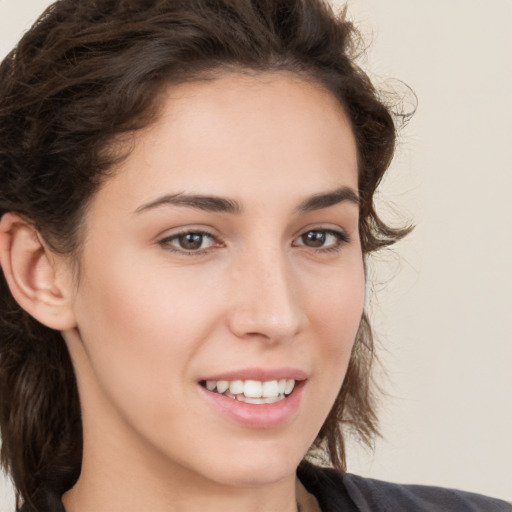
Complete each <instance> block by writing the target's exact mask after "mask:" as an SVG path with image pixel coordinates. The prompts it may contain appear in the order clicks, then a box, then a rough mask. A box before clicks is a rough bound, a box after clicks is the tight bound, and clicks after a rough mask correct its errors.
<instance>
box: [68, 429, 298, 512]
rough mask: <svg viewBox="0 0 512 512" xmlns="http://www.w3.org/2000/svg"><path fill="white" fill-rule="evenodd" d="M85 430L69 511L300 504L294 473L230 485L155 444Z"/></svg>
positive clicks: (163, 511) (290, 508)
mask: <svg viewBox="0 0 512 512" xmlns="http://www.w3.org/2000/svg"><path fill="white" fill-rule="evenodd" d="M89 432H90V431H89ZM84 434H85V435H84V458H83V462H82V471H81V474H80V477H79V479H78V481H77V483H76V485H75V486H74V487H73V488H72V489H71V490H70V491H68V492H67V493H66V494H65V495H64V496H63V504H64V507H65V509H66V512H89V511H97V510H108V511H109V512H140V511H141V510H151V511H152V512H199V511H201V512H204V511H205V510H207V511H208V512H216V511H219V512H220V511H222V512H239V511H240V510H243V511H247V512H269V511H272V512H274V511H279V512H297V510H298V506H297V501H298V499H297V489H296V477H295V474H294V473H292V474H290V475H288V476H286V477H285V478H283V479H281V480H280V481H278V482H272V483H264V484H261V483H258V482H254V483H249V484H247V483H242V484H241V485H226V484H225V483H219V482H215V481H212V480H211V479H206V478H204V477H202V476H201V475H198V474H196V473H195V472H192V471H190V470H189V469H188V468H186V467H184V466H183V465H177V464H173V463H170V462H169V461H168V460H163V459H162V457H160V456H159V455H158V454H156V453H152V452H151V447H144V449H138V448H137V447H136V446H135V445H133V444H132V445H131V446H130V444H129V442H128V441H127V440H126V439H122V438H116V439H115V440H112V442H111V443H110V445H109V444H106V443H101V445H100V443H98V442H95V443H91V442H89V441H88V437H87V429H84ZM94 437H96V436H94ZM96 440H98V438H96ZM301 512H306V511H305V509H304V508H303V510H302V511H301Z"/></svg>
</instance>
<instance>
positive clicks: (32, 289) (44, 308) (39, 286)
mask: <svg viewBox="0 0 512 512" xmlns="http://www.w3.org/2000/svg"><path fill="white" fill-rule="evenodd" d="M0 265H1V267H2V270H3V273H4V276H5V279H6V281H7V284H8V285H9V288H10V290H11V293H12V295H13V297H14V298H15V300H16V301H17V302H18V304H19V305H20V306H21V307H22V308H23V309H24V310H25V311H26V312H27V313H29V314H30V315H31V316H33V317H34V318H35V319H36V320H38V321H39V322H40V323H42V324H43V325H46V326H47V327H50V328H51V329H55V330H59V331H63V330H67V329H72V328H73V327H75V326H76V322H75V318H74V314H73V312H72V308H71V298H72V291H73V286H72V284H73V281H72V273H71V265H70V262H69V261H68V258H64V257H62V256H59V255H56V254H55V253H53V252H52V251H51V250H50V249H49V248H48V247H47V246H46V244H45V243H44V241H43V239H42V237H41V235H40V234H39V233H38V231H37V230H36V229H35V228H34V226H32V224H30V222H28V221H27V220H26V219H24V218H23V217H22V216H20V215H18V214H16V213H12V212H11V213H6V214H4V216H3V217H2V219H1V221H0Z"/></svg>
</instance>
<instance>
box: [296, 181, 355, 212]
mask: <svg viewBox="0 0 512 512" xmlns="http://www.w3.org/2000/svg"><path fill="white" fill-rule="evenodd" d="M344 201H349V202H351V203H354V204H356V205H359V196H358V195H357V193H356V192H355V190H354V189H352V188H350V187H341V188H338V189H337V190H334V191H332V192H326V193H323V194H315V195H314V196H311V197H309V198H308V199H306V200H305V201H303V202H302V203H301V204H300V205H299V207H298V211H300V212H302V213H306V212H312V211H315V210H322V209H323V208H329V206H334V205H336V204H338V203H342V202H344Z"/></svg>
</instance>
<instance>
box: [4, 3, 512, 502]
mask: <svg viewBox="0 0 512 512" xmlns="http://www.w3.org/2000/svg"><path fill="white" fill-rule="evenodd" d="M50 3H51V2H49V1H47V0H25V1H23V2H20V1H19V0H0V55H2V56H3V55H4V54H5V53H7V51H8V50H9V49H10V48H11V47H12V46H13V45H14V44H15V42H16V41H17V39H19V37H20V35H21V34H22V32H23V31H24V30H26V29H27V28H28V27H29V26H30V24H31V22H32V21H33V20H34V19H35V18H36V16H37V14H39V12H41V11H42V9H43V8H44V7H45V6H47V5H49V4H50ZM337 4H338V5H340V4H341V2H337ZM349 12H350V13H351V17H352V18H354V20H355V21H356V23H357V25H358V26H359V27H360V28H361V30H362V32H363V34H365V35H366V36H367V40H372V41H373V42H372V44H371V48H370V52H369V56H368V60H367V62H366V64H365V65H366V66H367V67H368V68H369V69H371V70H372V73H373V74H372V76H373V77H374V78H375V79H376V81H377V83H382V84H383V85H384V86H385V87H386V88H388V89H389V88H395V89H398V90H400V87H401V86H400V83H399V82H398V81H397V80H393V78H394V79H399V80H402V81H404V82H405V83H407V84H408V85H409V86H410V87H411V88H412V89H413V90H414V91H415V93H416V94H417V96H418V99H419V104H418V110H417V112H416V114H415V116H414V117H413V119H412V121H411V122H410V124H409V125H408V127H407V128H406V129H404V130H403V131H402V133H401V145H400V147H399V150H398V153H397V157H396V160H395V163H394V165H393V167H392V169H391V171H390V173H389V176H388V177H387V179H386V180H385V183H384V184H383V187H382V193H381V194H380V195H379V201H380V203H381V204H382V206H383V208H384V211H385V212H387V213H386V215H385V217H386V218H389V219H392V220H394V221H396V222H399V221H400V220H405V221H413V222H414V223H415V224H416V229H415V231H414V232H413V234H412V235H410V237H409V238H408V240H406V241H404V242H402V243H401V244H400V245H399V246H397V248H396V249H395V250H394V251H393V252H387V253H386V254H384V255H382V256H380V257H379V258H377V259H376V261H375V263H373V264H372V266H371V274H370V275H371V276H372V277H373V278H374V279H375V282H376V285H375V288H376V289H377V292H378V293H377V294H376V296H375V297H373V299H372V300H371V316H372V318H373V320H374V324H375V327H376V331H377V337H378V343H379V354H380V358H381V360H382V363H383V367H384V368H385V370H386V375H384V372H383V371H379V381H380V382H381V383H382V384H383V386H384V388H385V390H386V391H387V396H386V397H384V398H383V399H382V401H381V417H382V433H383V439H380V440H378V442H377V445H376V450H375V452H374V454H373V455H372V454H370V453H368V452H367V451H365V450H363V449H361V448H360V447H359V446H358V445H357V444H356V443H355V442H353V443H352V446H351V447H350V450H349V452H348V460H349V470H350V471H352V472H355V473H359V474H363V475H367V476H372V477H374V478H380V479H386V480H394V481H399V482H415V483H426V484H435V485H441V486H447V487H458V488H462V489H467V490H472V491H475V492H480V493H484V494H489V495H494V496H498V497H502V498H506V499H509V500H511V499H512V483H511V482H512V478H511V477H512V474H511V470H510V462H511V460H512V442H511V439H510V438H511V434H510V433H511V432H512V377H511V370H510V368H511V361H512V315H511V313H510V311H509V310H510V309H512V271H511V268H510V266H511V263H512V234H511V233H512V214H511V211H510V209H511V208H510V203H511V201H510V195H511V191H512V141H511V138H512V95H511V92H510V91H512V59H511V53H512V1H511V0H493V1H492V2H487V1H484V0H429V1H428V2H426V1H412V0H350V2H349ZM391 204H394V205H395V207H394V208H393V207H391V206H390V205H391ZM393 212H395V213H393ZM396 212H398V213H396ZM392 276H395V277H392ZM9 494H10V490H9V489H8V487H2V485H0V503H1V505H0V512H8V511H11V510H12V505H11V506H9V503H10V502H11V501H10V499H9V498H8V496H9Z"/></svg>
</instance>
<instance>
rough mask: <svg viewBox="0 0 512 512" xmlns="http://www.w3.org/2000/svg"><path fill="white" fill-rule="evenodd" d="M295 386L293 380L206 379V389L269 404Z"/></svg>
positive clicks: (241, 399)
mask: <svg viewBox="0 0 512 512" xmlns="http://www.w3.org/2000/svg"><path fill="white" fill-rule="evenodd" d="M294 387H295V380H293V379H281V380H279V381H278V380H267V381H264V382H262V381H259V380H245V381H244V380H233V381H227V380H218V381H215V380H208V381H206V389H208V390H209V391H216V392H217V393H220V394H221V395H222V394H223V395H225V396H228V397H230V398H236V399H238V400H240V401H242V402H246V403H251V404H264V403H265V404H271V403H274V402H278V401H279V400H282V399H283V398H285V395H289V394H290V393H291V392H292V391H293V388H294Z"/></svg>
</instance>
